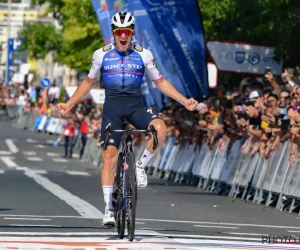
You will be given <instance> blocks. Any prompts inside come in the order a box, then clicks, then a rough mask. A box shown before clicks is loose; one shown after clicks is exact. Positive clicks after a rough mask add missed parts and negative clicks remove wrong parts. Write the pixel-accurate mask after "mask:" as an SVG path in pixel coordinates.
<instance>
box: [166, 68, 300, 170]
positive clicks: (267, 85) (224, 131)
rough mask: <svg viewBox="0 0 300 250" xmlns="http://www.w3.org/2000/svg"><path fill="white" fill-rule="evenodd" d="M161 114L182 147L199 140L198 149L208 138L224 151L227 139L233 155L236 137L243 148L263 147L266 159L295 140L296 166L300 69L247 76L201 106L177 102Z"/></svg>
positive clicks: (245, 150) (292, 150)
mask: <svg viewBox="0 0 300 250" xmlns="http://www.w3.org/2000/svg"><path fill="white" fill-rule="evenodd" d="M161 115H162V116H163V119H164V120H165V122H166V124H167V125H168V131H167V132H168V135H173V136H175V137H176V138H177V142H176V143H177V144H180V146H181V147H185V145H186V144H187V143H191V142H193V143H194V144H195V150H196V149H197V148H199V147H202V146H203V145H204V144H206V145H208V146H209V147H210V148H211V149H212V148H213V147H214V146H218V147H219V150H221V151H222V150H223V149H224V148H225V145H227V155H228V153H229V151H230V149H231V146H232V145H233V143H234V142H235V141H236V140H242V142H243V145H242V147H241V153H243V154H246V153H248V152H251V154H252V155H253V154H255V153H259V154H260V156H261V158H262V159H263V160H264V159H267V158H269V157H270V154H271V153H272V152H273V151H275V150H276V149H278V148H280V147H281V143H282V142H285V141H287V140H291V142H292V143H291V147H290V163H291V166H292V167H293V166H294V164H295V160H296V156H295V154H296V151H297V149H298V144H299V142H300V141H299V138H300V133H299V128H300V73H299V74H298V75H296V76H294V75H292V74H288V73H287V72H286V71H285V72H284V73H282V75H281V77H277V78H276V77H274V76H273V75H272V73H269V72H268V73H267V74H266V75H265V76H264V77H261V78H257V79H255V78H250V77H249V78H245V79H244V80H243V81H242V82H241V84H240V86H239V88H234V89H231V90H229V89H228V87H227V85H226V84H220V85H219V86H218V88H216V93H215V95H214V96H213V97H210V98H208V99H206V100H203V101H202V102H200V103H199V104H198V106H197V108H196V111H195V112H189V111H187V110H185V109H184V108H183V107H178V106H174V107H172V108H169V109H167V110H164V111H163V112H162V113H161ZM299 156H300V155H299Z"/></svg>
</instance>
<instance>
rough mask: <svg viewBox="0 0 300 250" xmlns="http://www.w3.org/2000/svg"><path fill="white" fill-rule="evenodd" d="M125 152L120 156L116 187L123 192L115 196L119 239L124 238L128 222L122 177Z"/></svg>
mask: <svg viewBox="0 0 300 250" xmlns="http://www.w3.org/2000/svg"><path fill="white" fill-rule="evenodd" d="M122 158H123V154H122V153H119V156H118V163H117V171H116V176H115V188H116V190H119V189H120V188H121V189H120V190H121V192H117V194H116V195H117V196H116V197H115V200H116V201H115V220H116V227H117V230H118V237H119V239H123V238H124V233H125V223H126V208H125V209H124V210H122V204H123V202H122V201H123V192H122V190H123V186H122V185H123V183H121V179H122V178H121V177H122V176H124V171H123V159H122Z"/></svg>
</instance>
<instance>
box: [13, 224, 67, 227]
mask: <svg viewBox="0 0 300 250" xmlns="http://www.w3.org/2000/svg"><path fill="white" fill-rule="evenodd" d="M9 226H10V227H61V226H60V225H27V224H9Z"/></svg>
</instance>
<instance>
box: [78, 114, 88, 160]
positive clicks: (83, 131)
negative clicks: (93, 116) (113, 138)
mask: <svg viewBox="0 0 300 250" xmlns="http://www.w3.org/2000/svg"><path fill="white" fill-rule="evenodd" d="M89 127H90V118H89V116H87V115H86V116H84V118H83V120H82V122H81V124H80V128H79V131H80V134H81V149H80V153H79V158H80V159H82V156H83V152H84V149H85V145H86V142H87V135H88V133H89Z"/></svg>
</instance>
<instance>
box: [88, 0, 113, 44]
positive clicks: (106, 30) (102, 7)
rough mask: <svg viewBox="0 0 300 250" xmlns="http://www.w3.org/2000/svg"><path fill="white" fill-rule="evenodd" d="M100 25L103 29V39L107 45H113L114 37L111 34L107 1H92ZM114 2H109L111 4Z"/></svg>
mask: <svg viewBox="0 0 300 250" xmlns="http://www.w3.org/2000/svg"><path fill="white" fill-rule="evenodd" d="M91 1H92V4H93V7H94V10H95V12H96V16H97V19H98V23H99V26H100V29H101V33H102V37H103V40H104V43H105V45H107V44H110V43H112V41H113V36H112V34H111V26H110V14H109V10H108V6H107V2H106V0H91ZM111 1H112V0H109V2H111Z"/></svg>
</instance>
